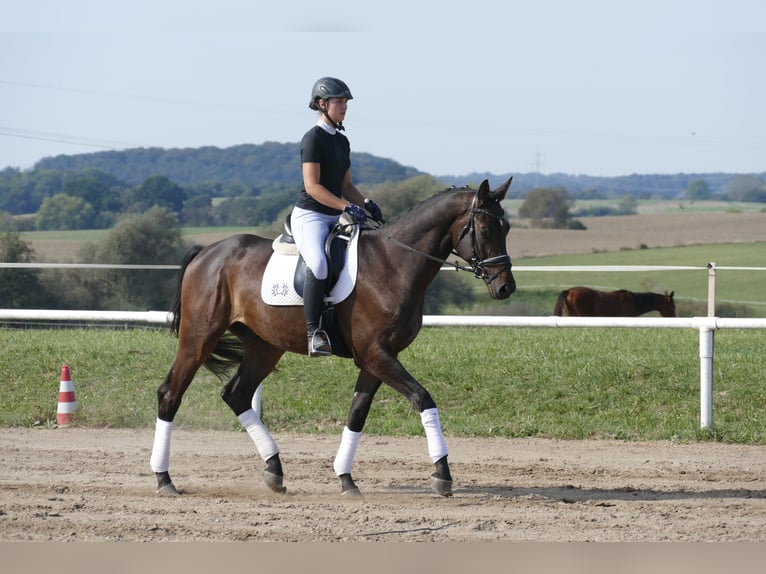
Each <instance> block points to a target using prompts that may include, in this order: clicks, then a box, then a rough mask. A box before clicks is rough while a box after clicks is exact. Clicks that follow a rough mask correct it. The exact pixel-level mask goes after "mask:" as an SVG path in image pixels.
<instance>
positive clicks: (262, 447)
mask: <svg viewBox="0 0 766 574" xmlns="http://www.w3.org/2000/svg"><path fill="white" fill-rule="evenodd" d="M237 418H238V419H239V422H240V423H242V426H243V427H244V428H245V430H246V431H247V434H249V435H250V438H251V439H253V442H254V443H255V448H257V449H258V454H260V455H261V458H262V459H263V460H264V461H266V460H268V459H270V458H271V457H272V456H274V455H275V454H279V447H278V446H277V443H276V442H274V439H273V438H271V435H270V434H269V431H268V430H266V427H265V426H264V425H263V422H262V421H261V419H260V418H259V417H258V415H257V414H256V413H255V411H254V410H253V409H248V410H246V411H245V412H244V413H242V414H241V415H239V416H238V417H237Z"/></svg>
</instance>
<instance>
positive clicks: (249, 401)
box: [221, 339, 287, 493]
mask: <svg viewBox="0 0 766 574" xmlns="http://www.w3.org/2000/svg"><path fill="white" fill-rule="evenodd" d="M283 354H284V351H281V350H279V349H277V348H275V347H272V346H271V345H269V344H268V343H266V342H264V341H262V340H260V339H255V340H249V341H247V342H246V346H245V358H244V361H243V362H242V364H241V365H240V366H239V369H237V372H236V373H235V375H234V376H233V377H232V378H231V379H229V382H227V383H226V385H224V387H223V389H222V390H221V398H222V399H223V401H224V402H225V403H226V404H227V405H228V406H229V408H230V409H231V410H232V411H233V412H234V414H235V415H236V416H237V418H238V419H239V422H240V423H241V424H242V426H243V427H244V429H245V430H246V431H247V433H248V434H249V435H250V438H251V439H252V440H253V442H254V443H255V447H256V449H257V450H258V454H259V455H260V456H261V458H262V459H263V460H264V462H265V463H266V468H265V470H264V471H263V480H264V482H265V483H266V485H267V486H268V487H269V488H270V489H271V490H273V491H274V492H279V493H283V492H286V490H287V489H286V488H285V487H284V486H283V476H284V474H283V472H282V462H281V461H280V458H279V447H278V446H277V443H276V441H274V439H273V437H272V436H271V434H270V433H269V431H268V429H267V428H266V426H265V425H264V424H263V421H262V420H261V416H260V413H259V412H257V411H256V410H255V408H254V406H253V396H254V394H255V392H256V389H257V388H258V387H259V386H260V384H261V382H262V381H263V379H265V378H266V376H268V374H269V373H271V371H273V370H274V367H275V366H276V365H277V363H278V362H279V359H280V358H281V357H282V355H283Z"/></svg>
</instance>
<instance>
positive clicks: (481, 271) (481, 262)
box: [386, 191, 511, 285]
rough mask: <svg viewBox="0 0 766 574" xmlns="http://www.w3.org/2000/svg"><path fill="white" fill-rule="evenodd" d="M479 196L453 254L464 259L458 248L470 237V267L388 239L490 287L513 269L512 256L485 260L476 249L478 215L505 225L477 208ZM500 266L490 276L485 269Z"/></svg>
mask: <svg viewBox="0 0 766 574" xmlns="http://www.w3.org/2000/svg"><path fill="white" fill-rule="evenodd" d="M478 196H479V192H478V191H477V192H476V193H475V194H474V196H473V200H472V201H471V209H470V211H469V217H468V223H466V224H465V225H464V226H463V229H462V230H461V231H460V235H459V236H458V238H457V241H456V242H455V246H454V247H453V248H452V254H453V255H457V256H458V257H461V258H462V255H460V254H459V253H458V252H457V246H458V245H459V244H460V242H461V241H462V240H463V239H464V238H465V237H466V236H468V237H470V239H471V258H470V259H469V260H468V266H466V265H460V263H459V262H458V261H457V260H455V261H454V262H452V263H449V262H448V261H447V260H446V259H439V258H438V257H434V256H433V255H431V254H429V253H424V252H422V251H420V250H418V249H415V248H414V247H412V246H411V245H407V244H406V243H402V242H401V241H399V240H398V239H396V238H395V237H391V236H390V235H387V236H386V237H387V238H388V239H390V240H391V241H393V242H394V243H396V244H397V245H399V246H400V247H403V248H404V249H406V250H407V251H411V252H412V253H417V254H418V255H420V256H421V257H425V258H426V259H429V260H431V261H436V262H438V263H441V264H442V265H449V266H451V267H454V268H455V271H470V272H472V273H473V274H474V277H476V278H478V279H483V280H484V283H486V284H487V285H489V284H490V283H492V281H494V280H495V278H496V277H497V276H498V275H500V274H501V273H503V272H504V271H507V270H509V269H510V268H511V257H510V255H507V254H506V255H497V256H495V257H489V258H488V259H484V258H482V257H481V254H479V253H478V250H477V248H476V246H477V241H476V226H475V225H474V218H475V217H476V214H477V213H480V214H482V215H488V216H489V217H493V218H494V219H497V220H498V221H500V222H501V224H502V223H505V220H504V219H503V218H502V217H501V216H499V215H495V214H494V213H491V212H489V211H487V210H486V209H481V208H477V207H476V200H477V198H478ZM495 266H498V267H500V269H499V270H498V271H496V272H495V273H493V274H492V275H490V274H489V273H488V272H487V270H486V269H485V267H495Z"/></svg>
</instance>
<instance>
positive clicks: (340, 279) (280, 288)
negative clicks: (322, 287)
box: [261, 216, 360, 306]
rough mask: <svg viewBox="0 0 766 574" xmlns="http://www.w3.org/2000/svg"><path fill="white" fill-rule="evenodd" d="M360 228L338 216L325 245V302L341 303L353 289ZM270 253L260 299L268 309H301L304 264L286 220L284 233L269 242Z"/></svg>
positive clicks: (331, 303) (288, 222)
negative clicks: (326, 268)
mask: <svg viewBox="0 0 766 574" xmlns="http://www.w3.org/2000/svg"><path fill="white" fill-rule="evenodd" d="M359 233H360V230H359V226H358V225H354V224H353V223H352V222H351V220H350V219H346V218H344V217H343V216H341V219H340V220H339V221H338V224H337V225H336V226H335V228H334V229H332V230H331V232H330V234H329V236H328V237H327V241H326V242H325V252H326V253H327V258H328V267H329V273H328V279H329V280H328V281H327V289H328V293H327V294H326V295H325V302H327V303H328V304H330V305H334V304H337V303H340V302H341V301H343V300H344V299H346V297H348V296H349V295H350V294H351V292H352V291H353V290H354V286H355V285H356V270H357V250H356V246H357V243H358V239H359ZM271 246H272V249H273V253H272V254H271V257H270V258H269V261H268V263H267V264H266V269H265V270H264V272H263V280H262V282H261V298H262V299H263V301H264V303H266V304H268V305H277V306H292V305H297V306H300V305H303V282H304V278H305V275H306V263H305V262H304V261H303V258H302V257H301V256H300V255H299V253H298V249H297V246H296V245H295V239H294V238H293V235H292V230H291V228H290V220H289V217H288V219H287V220H286V221H285V230H284V232H283V233H282V234H281V235H280V236H279V237H277V238H276V239H274V241H272V244H271Z"/></svg>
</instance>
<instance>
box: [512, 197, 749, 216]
mask: <svg viewBox="0 0 766 574" xmlns="http://www.w3.org/2000/svg"><path fill="white" fill-rule="evenodd" d="M522 203H524V200H523V199H508V200H506V201H504V202H503V205H504V206H505V209H506V211H508V213H510V214H511V215H514V216H516V215H518V212H519V208H520V207H521V205H522ZM619 203H620V200H619V199H588V200H577V201H575V202H574V206H573V207H572V212H574V213H576V212H577V211H578V210H587V209H592V208H595V207H612V208H615V209H616V208H617V207H618V205H619ZM763 210H764V205H763V204H762V203H753V202H744V201H687V200H683V199H681V200H668V199H642V200H639V202H638V205H637V208H636V211H637V214H638V215H657V214H664V215H667V214H673V213H724V212H730V213H731V212H756V211H763Z"/></svg>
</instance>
